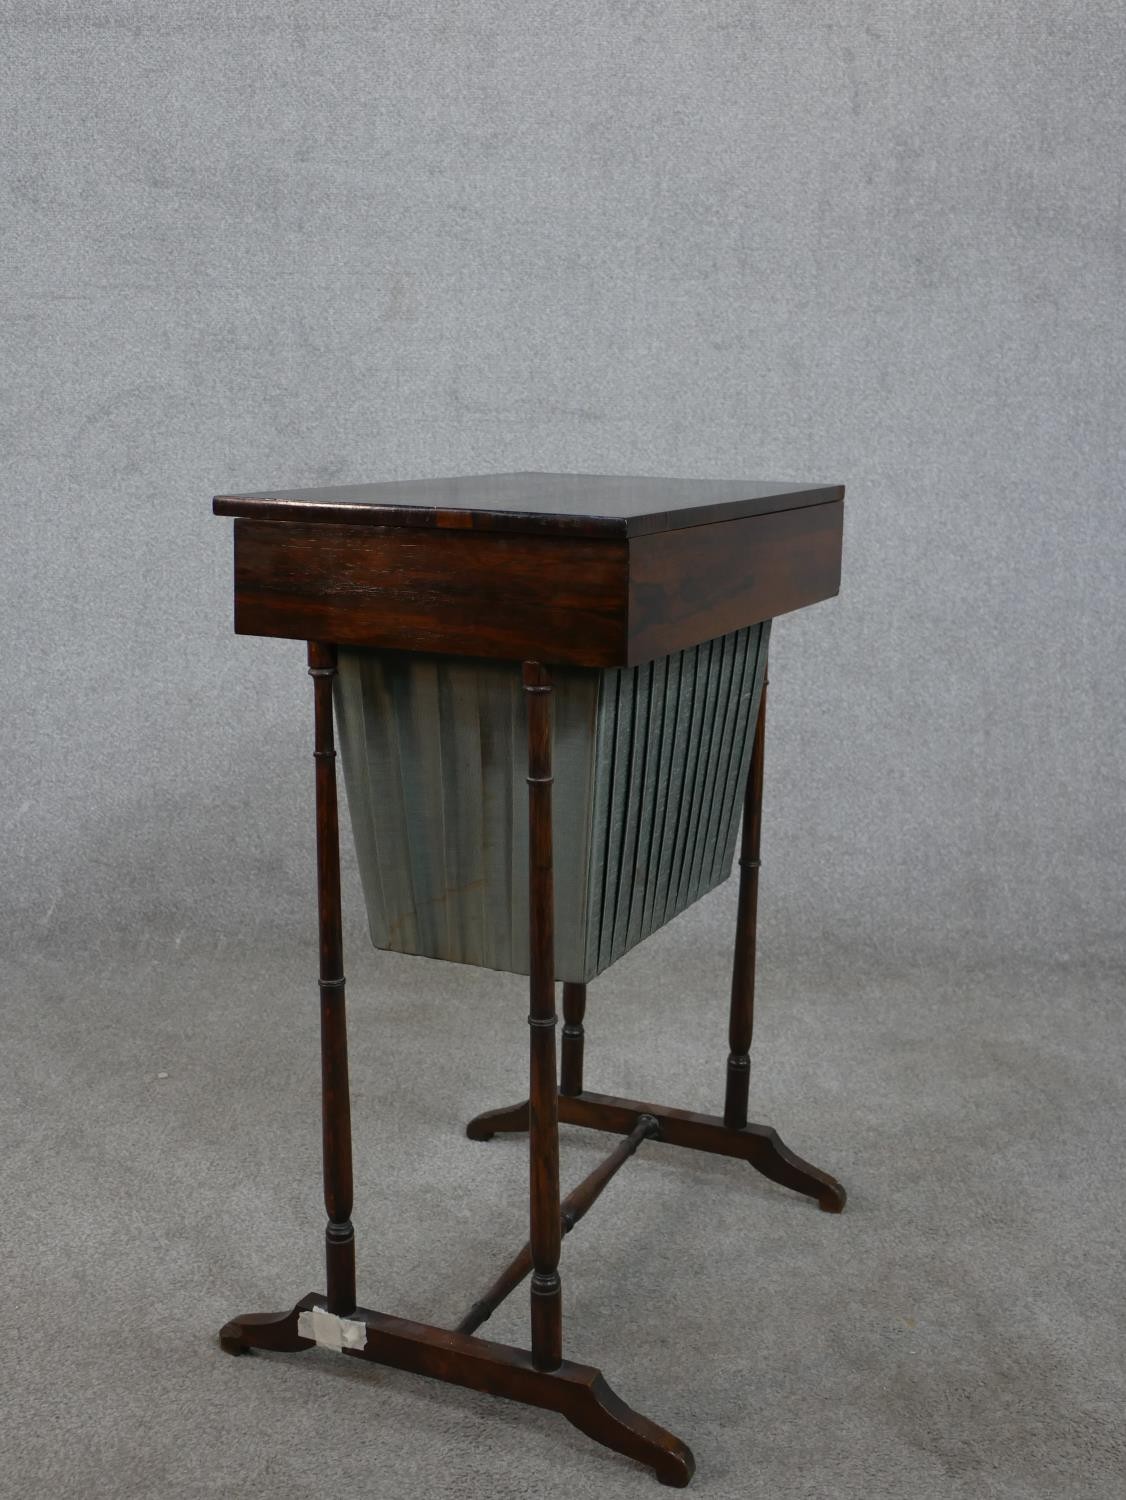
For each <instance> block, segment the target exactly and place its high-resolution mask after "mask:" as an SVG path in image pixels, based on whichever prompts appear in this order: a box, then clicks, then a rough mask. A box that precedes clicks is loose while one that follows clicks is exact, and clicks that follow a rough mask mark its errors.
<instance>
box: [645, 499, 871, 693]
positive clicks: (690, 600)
mask: <svg viewBox="0 0 1126 1500" xmlns="http://www.w3.org/2000/svg"><path fill="white" fill-rule="evenodd" d="M843 525H844V503H843V501H839V500H837V501H833V502H831V503H829V504H827V505H809V506H805V507H803V508H802V509H799V510H786V511H777V512H773V513H771V514H770V515H765V516H746V517H743V518H742V519H741V520H738V521H721V522H718V523H716V524H715V525H712V526H693V527H690V528H688V529H687V530H684V531H670V532H663V533H660V534H657V535H653V536H641V537H635V538H634V539H633V540H632V541H631V542H630V544H629V556H630V601H629V648H628V649H629V661H630V663H631V664H633V663H637V662H643V661H651V660H653V659H654V658H655V657H658V656H666V655H668V654H669V653H670V652H673V651H680V650H683V649H684V648H685V647H688V646H694V645H697V644H698V643H699V642H701V641H708V640H713V639H714V638H715V637H716V636H720V635H727V634H728V633H729V632H730V631H733V630H741V629H742V628H743V627H744V626H745V625H753V624H756V623H757V622H758V621H760V620H769V619H773V618H774V616H776V615H783V614H786V613H787V612H788V611H789V610H791V609H801V608H802V606H803V605H806V604H816V603H817V601H818V600H819V599H829V598H831V597H832V596H833V595H834V594H836V593H837V592H838V590H839V589H840V582H841V536H842V531H843Z"/></svg>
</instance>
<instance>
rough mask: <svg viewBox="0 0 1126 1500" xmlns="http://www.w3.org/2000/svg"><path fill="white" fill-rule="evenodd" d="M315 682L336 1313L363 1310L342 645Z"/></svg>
mask: <svg viewBox="0 0 1126 1500" xmlns="http://www.w3.org/2000/svg"><path fill="white" fill-rule="evenodd" d="M309 675H310V676H311V677H312V679H313V700H314V716H315V732H316V733H315V746H314V751H313V754H314V758H315V761H316V770H317V906H318V914H319V931H320V959H321V962H320V989H321V1122H322V1139H323V1146H324V1197H325V1209H326V1211H327V1213H328V1224H327V1225H326V1227H325V1258H326V1263H327V1273H326V1274H327V1286H328V1305H329V1308H330V1310H331V1311H332V1312H334V1313H347V1312H351V1310H352V1308H354V1307H355V1305H356V1245H355V1231H354V1229H353V1227H352V1121H351V1105H350V1101H349V1097H348V1032H347V1023H346V1017H345V1007H344V957H343V954H344V938H343V932H342V923H341V911H340V826H339V819H338V815H337V799H336V744H335V741H334V739H333V726H332V680H333V678H334V677H335V676H336V647H335V646H327V645H319V644H317V643H316V642H313V641H310V643H309Z"/></svg>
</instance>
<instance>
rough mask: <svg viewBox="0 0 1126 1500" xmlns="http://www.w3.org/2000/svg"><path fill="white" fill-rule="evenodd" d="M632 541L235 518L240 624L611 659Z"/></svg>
mask: <svg viewBox="0 0 1126 1500" xmlns="http://www.w3.org/2000/svg"><path fill="white" fill-rule="evenodd" d="M627 568H628V555H627V551H626V544H625V543H624V542H591V541H583V540H581V539H579V540H576V541H565V540H560V539H559V538H553V537H546V538H543V537H540V538H533V537H526V536H487V535H481V536H478V535H476V534H474V533H472V532H456V531H413V530H410V529H409V528H406V527H386V528H376V529H374V530H359V529H357V528H355V527H348V526H338V525H324V526H322V525H300V526H293V525H283V524H280V523H277V522H272V521H236V522H235V630H236V631H237V632H238V633H239V634H240V635H273V636H287V637H291V638H293V639H295V640H309V639H329V640H334V641H335V642H336V643H337V644H338V645H341V646H380V647H383V648H384V649H387V650H401V651H439V652H443V653H448V654H449V655H454V656H488V657H499V658H501V659H503V660H506V661H524V660H528V659H533V660H539V659H543V660H546V661H550V662H560V663H573V664H577V665H599V664H607V665H608V664H610V663H611V662H612V661H615V660H616V658H617V657H619V656H621V654H622V652H623V651H624V649H625V629H626V613H627V600H628V575H627Z"/></svg>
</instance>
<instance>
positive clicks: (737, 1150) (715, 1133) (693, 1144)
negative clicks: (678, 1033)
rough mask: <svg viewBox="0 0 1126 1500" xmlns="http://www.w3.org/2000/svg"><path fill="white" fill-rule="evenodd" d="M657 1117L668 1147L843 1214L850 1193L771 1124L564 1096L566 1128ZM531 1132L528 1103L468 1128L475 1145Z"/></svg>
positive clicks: (616, 1130) (621, 1128)
mask: <svg viewBox="0 0 1126 1500" xmlns="http://www.w3.org/2000/svg"><path fill="white" fill-rule="evenodd" d="M647 1115H652V1117H653V1118H654V1119H655V1120H656V1122H657V1125H658V1128H659V1130H660V1138H661V1140H662V1142H664V1143H665V1144H666V1145H668V1146H686V1147H687V1148H688V1149H689V1150H692V1151H707V1152H709V1153H710V1154H711V1155H713V1156H733V1157H735V1158H736V1159H737V1160H738V1161H745V1162H748V1163H749V1164H750V1165H751V1166H752V1167H754V1169H755V1171H756V1172H761V1173H762V1175H763V1176H764V1177H769V1178H770V1180H771V1182H776V1183H778V1184H779V1186H781V1187H787V1188H791V1189H793V1191H794V1192H795V1193H802V1194H804V1195H805V1197H807V1198H816V1200H817V1205H818V1207H819V1208H821V1209H823V1210H824V1211H825V1212H826V1213H830V1214H839V1213H840V1212H841V1210H842V1209H843V1208H844V1206H845V1202H846V1199H847V1194H846V1193H845V1190H844V1188H843V1187H842V1186H841V1184H840V1183H839V1182H838V1181H837V1179H836V1178H835V1177H830V1176H829V1174H828V1172H822V1171H821V1169H820V1168H819V1167H815V1166H812V1165H811V1164H810V1163H809V1162H807V1161H803V1160H802V1158H801V1157H800V1156H798V1154H797V1153H796V1152H794V1151H791V1150H790V1148H789V1147H788V1146H787V1145H786V1143H785V1142H784V1141H783V1140H782V1137H781V1136H780V1135H779V1134H778V1132H777V1131H776V1130H775V1129H774V1128H773V1127H772V1126H770V1125H744V1126H743V1128H742V1129H741V1130H733V1129H731V1127H730V1126H728V1125H725V1124H724V1122H723V1120H722V1119H721V1118H720V1117H719V1116H718V1115H703V1114H697V1113H696V1112H694V1111H693V1110H688V1109H672V1108H671V1107H670V1106H669V1105H667V1104H647V1103H644V1102H643V1101H642V1100H640V1099H620V1098H617V1097H616V1096H614V1095H611V1094H592V1093H582V1094H575V1095H568V1094H561V1095H560V1096H559V1119H560V1122H561V1123H562V1124H564V1125H582V1126H584V1127H585V1128H586V1129H587V1130H605V1131H608V1132H609V1133H610V1134H612V1135H629V1133H630V1131H632V1130H633V1129H634V1128H635V1127H636V1125H637V1122H638V1121H639V1120H640V1119H641V1118H642V1117H644V1116H647ZM527 1128H528V1101H527V1100H526V1099H525V1100H521V1102H520V1103H519V1104H509V1105H505V1106H504V1107H502V1108H501V1109H490V1110H486V1111H485V1112H484V1113H483V1114H479V1115H476V1116H475V1117H474V1118H473V1119H472V1120H470V1122H469V1124H468V1125H467V1126H466V1127H465V1133H466V1135H467V1136H468V1137H469V1139H470V1140H471V1141H488V1140H491V1139H492V1138H493V1136H495V1135H515V1134H519V1133H521V1132H522V1131H525V1130H527Z"/></svg>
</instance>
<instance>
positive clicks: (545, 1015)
mask: <svg viewBox="0 0 1126 1500" xmlns="http://www.w3.org/2000/svg"><path fill="white" fill-rule="evenodd" d="M524 698H525V702H526V703H527V708H528V776H527V781H528V974H529V978H528V994H529V1000H530V1005H529V1011H528V1027H529V1032H530V1064H531V1066H530V1075H529V1077H530V1084H529V1094H528V1126H529V1140H528V1156H529V1167H530V1184H531V1196H530V1207H531V1235H530V1240H531V1249H532V1266H533V1270H532V1363H533V1364H534V1365H535V1367H536V1369H537V1370H554V1369H556V1368H557V1366H558V1365H559V1364H560V1362H561V1361H562V1359H563V1302H562V1290H561V1287H560V1282H559V1242H560V1238H561V1234H562V1230H561V1224H560V1218H559V1113H558V1083H557V1080H556V1076H555V1066H556V1064H555V1027H556V1023H557V1018H556V1015H555V889H554V876H553V869H552V847H551V782H552V771H551V675H550V673H549V672H548V670H547V668H546V667H543V666H541V665H540V664H539V663H538V662H534V661H526V662H525V663H524Z"/></svg>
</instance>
